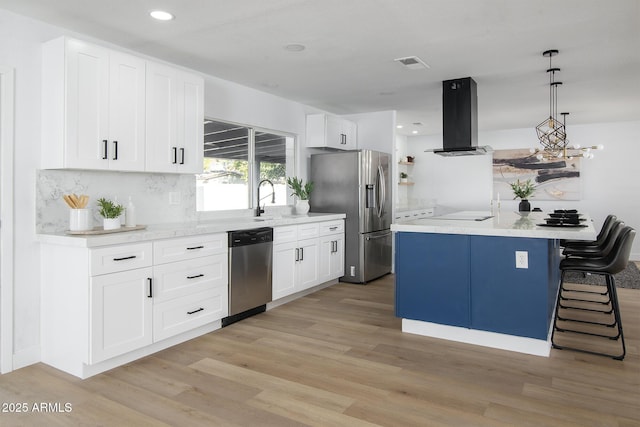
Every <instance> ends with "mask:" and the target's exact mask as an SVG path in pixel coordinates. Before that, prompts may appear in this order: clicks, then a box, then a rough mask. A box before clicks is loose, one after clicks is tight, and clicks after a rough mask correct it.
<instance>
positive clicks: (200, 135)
mask: <svg viewBox="0 0 640 427" xmlns="http://www.w3.org/2000/svg"><path fill="white" fill-rule="evenodd" d="M178 79H179V82H178V96H177V99H178V107H177V110H178V122H177V126H178V141H177V146H178V164H177V171H178V172H180V173H202V170H203V163H202V159H203V157H204V124H203V123H204V80H203V79H202V78H201V77H199V76H196V75H194V74H189V73H182V72H181V73H179V74H178Z"/></svg>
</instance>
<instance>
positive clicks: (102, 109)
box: [45, 40, 109, 169]
mask: <svg viewBox="0 0 640 427" xmlns="http://www.w3.org/2000/svg"><path fill="white" fill-rule="evenodd" d="M65 44H66V46H65V48H66V64H65V69H66V76H65V77H64V85H65V89H66V90H65V93H66V96H65V99H64V101H62V100H60V101H61V102H66V105H65V106H64V108H65V110H66V111H65V112H66V135H64V137H63V144H64V146H63V147H64V148H63V150H64V160H63V162H64V164H63V165H61V166H62V167H68V168H83V169H107V168H108V167H109V157H108V153H107V150H108V141H109V129H108V124H109V51H108V50H107V49H104V48H102V47H99V46H94V45H91V44H88V43H84V42H81V41H78V40H68V41H66V42H65ZM45 113H46V112H45ZM61 148H62V147H61Z"/></svg>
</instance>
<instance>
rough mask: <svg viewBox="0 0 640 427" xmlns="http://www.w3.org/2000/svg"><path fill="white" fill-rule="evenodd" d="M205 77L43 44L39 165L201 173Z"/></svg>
mask: <svg viewBox="0 0 640 427" xmlns="http://www.w3.org/2000/svg"><path fill="white" fill-rule="evenodd" d="M203 122H204V79H203V78H202V77H200V76H198V75H196V74H192V73H188V72H186V71H183V70H181V69H178V68H176V67H171V66H168V65H163V64H158V63H155V62H151V61H146V60H145V59H143V58H139V57H136V56H133V55H128V54H125V53H121V52H117V51H114V50H111V49H107V48H104V47H101V46H96V45H93V44H90V43H86V42H83V41H80V40H74V39H70V38H67V37H60V38H58V39H55V40H51V41H49V42H47V43H45V44H44V46H43V76H42V167H43V168H44V169H65V168H67V169H102V170H105V169H111V170H119V171H137V172H143V171H149V172H174V173H199V172H202V157H203V144H204V142H203Z"/></svg>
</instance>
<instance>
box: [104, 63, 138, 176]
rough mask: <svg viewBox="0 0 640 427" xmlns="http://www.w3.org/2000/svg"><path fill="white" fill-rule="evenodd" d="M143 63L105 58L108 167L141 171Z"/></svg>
mask: <svg viewBox="0 0 640 427" xmlns="http://www.w3.org/2000/svg"><path fill="white" fill-rule="evenodd" d="M145 121H146V117H145V61H144V60H142V59H140V58H136V57H134V56H131V55H126V54H123V53H119V52H111V53H110V56H109V127H108V129H109V132H108V144H107V145H108V151H109V153H108V154H109V167H110V168H111V169H115V170H123V171H144V166H145V165H144V155H145V126H146V123H145Z"/></svg>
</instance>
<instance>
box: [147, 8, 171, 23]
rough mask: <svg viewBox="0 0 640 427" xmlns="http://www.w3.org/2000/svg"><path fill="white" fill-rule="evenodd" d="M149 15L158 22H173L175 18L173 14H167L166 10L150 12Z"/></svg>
mask: <svg viewBox="0 0 640 427" xmlns="http://www.w3.org/2000/svg"><path fill="white" fill-rule="evenodd" d="M149 15H151V17H152V18H154V19H157V20H158V21H171V20H172V19H173V18H174V16H173V15H172V14H170V13H169V12H165V11H164V10H153V11H151V12H149Z"/></svg>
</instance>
